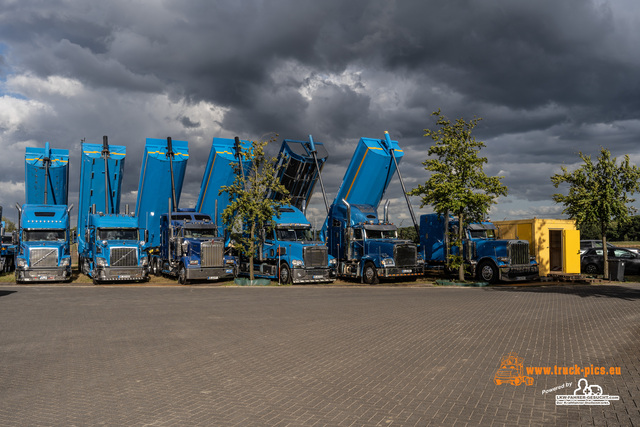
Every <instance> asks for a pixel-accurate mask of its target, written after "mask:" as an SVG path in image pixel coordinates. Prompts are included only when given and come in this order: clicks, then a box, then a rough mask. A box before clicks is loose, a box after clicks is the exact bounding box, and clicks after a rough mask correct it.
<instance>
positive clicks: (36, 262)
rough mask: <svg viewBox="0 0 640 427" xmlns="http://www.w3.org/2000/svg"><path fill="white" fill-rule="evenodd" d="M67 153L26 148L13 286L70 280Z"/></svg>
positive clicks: (47, 147)
mask: <svg viewBox="0 0 640 427" xmlns="http://www.w3.org/2000/svg"><path fill="white" fill-rule="evenodd" d="M68 181H69V151H68V150H59V149H51V148H50V146H49V143H48V142H47V143H46V144H45V147H44V148H40V147H27V149H26V152H25V200H26V201H27V203H26V204H24V205H22V207H20V206H17V207H18V217H19V218H18V232H17V233H16V234H15V239H14V240H15V241H16V242H17V246H16V254H15V266H16V271H15V275H16V282H17V283H21V282H29V281H67V280H71V255H70V246H71V240H72V239H71V231H70V227H69V212H70V210H71V207H69V206H67V199H68V188H69V187H68V185H69V182H68Z"/></svg>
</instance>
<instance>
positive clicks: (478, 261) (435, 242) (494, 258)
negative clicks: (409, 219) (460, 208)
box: [420, 213, 538, 283]
mask: <svg viewBox="0 0 640 427" xmlns="http://www.w3.org/2000/svg"><path fill="white" fill-rule="evenodd" d="M448 224H449V225H448V227H449V231H450V232H452V234H454V235H457V230H458V227H459V224H458V221H457V220H456V219H455V218H454V217H453V216H450V217H449V221H448ZM444 230H445V221H444V217H443V216H441V215H438V214H436V213H433V214H425V215H422V216H421V217H420V250H421V252H422V255H423V257H424V259H425V262H426V264H427V265H428V266H430V267H435V268H443V267H444V266H445V265H446V264H447V250H448V251H449V252H448V253H450V254H451V255H459V254H460V248H459V247H457V246H455V245H449V248H448V249H447V243H446V241H445V233H444ZM463 236H464V240H463V245H462V246H463V247H462V257H463V259H464V261H465V263H466V264H467V265H468V267H469V270H470V273H471V276H472V277H475V278H477V279H478V280H482V281H486V282H489V283H494V282H497V281H523V280H534V279H537V278H538V263H537V262H536V260H535V258H534V257H531V256H530V255H529V242H528V241H527V240H501V239H496V227H495V225H494V224H492V223H491V222H490V221H481V222H474V223H470V224H466V225H464V230H463Z"/></svg>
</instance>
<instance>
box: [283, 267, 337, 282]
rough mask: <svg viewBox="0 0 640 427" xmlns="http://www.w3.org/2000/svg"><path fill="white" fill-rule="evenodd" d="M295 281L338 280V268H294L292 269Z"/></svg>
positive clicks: (292, 277) (292, 278) (292, 276)
mask: <svg viewBox="0 0 640 427" xmlns="http://www.w3.org/2000/svg"><path fill="white" fill-rule="evenodd" d="M291 280H292V281H293V283H322V282H333V281H335V280H336V270H335V269H333V268H293V269H292V270H291Z"/></svg>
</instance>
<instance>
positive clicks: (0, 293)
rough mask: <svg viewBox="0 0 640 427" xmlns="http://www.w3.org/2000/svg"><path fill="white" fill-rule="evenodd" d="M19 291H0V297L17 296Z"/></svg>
mask: <svg viewBox="0 0 640 427" xmlns="http://www.w3.org/2000/svg"><path fill="white" fill-rule="evenodd" d="M16 292H18V291H0V297H6V296H7V295H11V294H15V293H16Z"/></svg>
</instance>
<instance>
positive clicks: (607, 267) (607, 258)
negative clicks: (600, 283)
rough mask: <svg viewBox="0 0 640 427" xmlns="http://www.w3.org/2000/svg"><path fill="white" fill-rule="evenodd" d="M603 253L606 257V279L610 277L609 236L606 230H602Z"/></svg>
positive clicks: (604, 270)
mask: <svg viewBox="0 0 640 427" xmlns="http://www.w3.org/2000/svg"><path fill="white" fill-rule="evenodd" d="M602 255H603V257H604V258H603V259H604V268H603V272H604V279H605V280H606V279H608V278H609V251H608V250H607V236H606V234H605V232H604V230H602Z"/></svg>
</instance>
